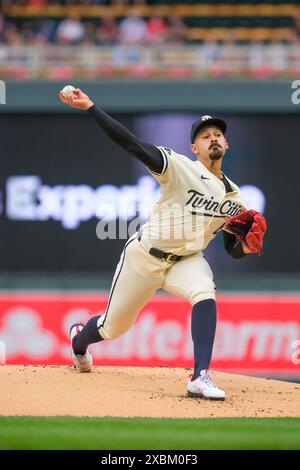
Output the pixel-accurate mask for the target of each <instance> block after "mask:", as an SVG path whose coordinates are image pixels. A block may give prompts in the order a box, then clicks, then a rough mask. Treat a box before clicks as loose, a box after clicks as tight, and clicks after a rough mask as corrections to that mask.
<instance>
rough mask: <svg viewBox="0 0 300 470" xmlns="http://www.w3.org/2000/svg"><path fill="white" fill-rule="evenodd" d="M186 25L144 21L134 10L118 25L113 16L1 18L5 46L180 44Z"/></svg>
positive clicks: (172, 19)
mask: <svg viewBox="0 0 300 470" xmlns="http://www.w3.org/2000/svg"><path fill="white" fill-rule="evenodd" d="M185 29H186V27H185V24H184V22H183V20H182V18H181V17H180V16H178V15H173V16H171V17H169V18H167V19H164V18H162V17H159V16H153V17H151V18H148V19H144V18H142V17H141V16H139V13H138V12H137V11H136V10H135V9H134V8H133V9H132V10H130V14H129V15H128V16H126V17H124V18H122V19H120V20H119V21H118V20H117V19H116V18H115V17H113V16H112V15H111V14H107V15H105V16H103V17H102V18H101V19H98V18H97V19H81V18H80V17H79V16H78V15H75V14H72V15H69V16H67V17H66V18H63V19H62V20H54V19H50V18H46V19H42V18H36V19H30V20H28V19H22V20H20V19H15V20H14V21H11V20H10V19H7V18H5V17H4V16H3V15H1V14H0V43H1V42H2V43H6V44H11V45H15V44H43V43H50V44H63V45H80V44H95V45H114V44H138V45H157V44H166V43H169V44H170V43H171V44H174V43H175V44H180V43H183V42H184V41H185Z"/></svg>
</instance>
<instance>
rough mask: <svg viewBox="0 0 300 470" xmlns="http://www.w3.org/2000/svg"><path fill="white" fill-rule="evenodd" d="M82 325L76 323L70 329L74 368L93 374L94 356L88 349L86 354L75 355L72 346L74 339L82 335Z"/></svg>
mask: <svg viewBox="0 0 300 470" xmlns="http://www.w3.org/2000/svg"><path fill="white" fill-rule="evenodd" d="M82 328H83V325H82V323H75V324H74V325H72V326H71V328H70V340H71V350H72V359H73V362H74V366H75V367H77V369H78V370H80V372H91V370H92V365H93V356H92V355H91V354H90V353H89V351H88V349H87V351H86V353H85V354H83V355H80V354H75V353H74V350H73V346H72V342H73V338H74V337H75V336H76V335H78V333H80V331H81V330H82Z"/></svg>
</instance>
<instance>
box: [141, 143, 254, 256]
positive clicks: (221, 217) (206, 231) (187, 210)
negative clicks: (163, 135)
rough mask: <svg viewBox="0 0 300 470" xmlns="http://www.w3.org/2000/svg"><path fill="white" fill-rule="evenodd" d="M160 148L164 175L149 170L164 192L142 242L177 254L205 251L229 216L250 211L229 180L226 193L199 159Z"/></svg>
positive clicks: (146, 227)
mask: <svg viewBox="0 0 300 470" xmlns="http://www.w3.org/2000/svg"><path fill="white" fill-rule="evenodd" d="M158 148H159V150H160V151H161V153H162V155H163V159H164V166H163V170H162V173H161V174H157V173H154V172H151V171H150V170H149V171H150V173H151V174H152V175H153V176H154V178H155V179H156V180H157V181H158V182H159V184H160V185H161V192H160V196H159V200H158V201H157V203H156V204H155V206H154V208H153V211H152V213H151V216H150V218H149V219H148V221H147V222H146V223H145V224H144V225H143V226H142V228H141V230H142V243H143V244H144V246H145V248H150V247H152V246H154V247H157V248H159V249H161V250H163V251H165V252H171V253H174V254H177V255H188V254H192V253H194V252H197V251H200V250H204V249H205V248H206V247H207V245H208V244H209V242H210V241H211V240H212V239H213V238H215V236H216V234H217V233H218V232H219V231H221V228H222V226H223V224H224V222H225V221H226V219H227V218H228V217H231V216H233V215H236V214H239V213H240V212H242V211H243V210H245V209H246V206H245V204H244V202H243V201H242V198H241V193H240V190H239V188H238V186H237V185H236V184H234V183H233V182H232V181H230V180H229V178H227V177H226V179H227V182H226V183H227V192H226V188H225V185H224V183H223V181H222V180H221V179H220V178H218V177H217V176H215V175H214V174H213V173H211V172H210V171H209V170H207V168H206V167H205V166H204V165H203V164H202V163H200V162H199V161H198V160H197V161H192V160H190V159H189V158H188V157H186V156H184V155H180V154H178V153H176V152H174V151H173V150H170V149H168V148H165V147H158ZM228 185H229V190H228Z"/></svg>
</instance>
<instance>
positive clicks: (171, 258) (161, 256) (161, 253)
mask: <svg viewBox="0 0 300 470" xmlns="http://www.w3.org/2000/svg"><path fill="white" fill-rule="evenodd" d="M141 238H142V233H141V232H138V235H137V239H138V241H141ZM149 253H150V255H152V256H155V258H159V259H164V260H166V261H168V263H171V262H172V261H180V260H181V258H182V256H178V255H174V254H173V253H166V252H165V251H161V250H159V249H158V248H154V247H152V248H150V250H149Z"/></svg>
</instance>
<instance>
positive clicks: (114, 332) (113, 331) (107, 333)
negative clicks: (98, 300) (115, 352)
mask: <svg viewBox="0 0 300 470" xmlns="http://www.w3.org/2000/svg"><path fill="white" fill-rule="evenodd" d="M127 330H128V328H127V329H124V328H123V329H121V328H116V327H112V326H109V325H105V324H104V325H103V326H100V328H99V333H100V335H101V336H102V338H104V339H105V340H112V339H116V338H118V337H119V336H121V335H122V334H123V333H126V331H127Z"/></svg>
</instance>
